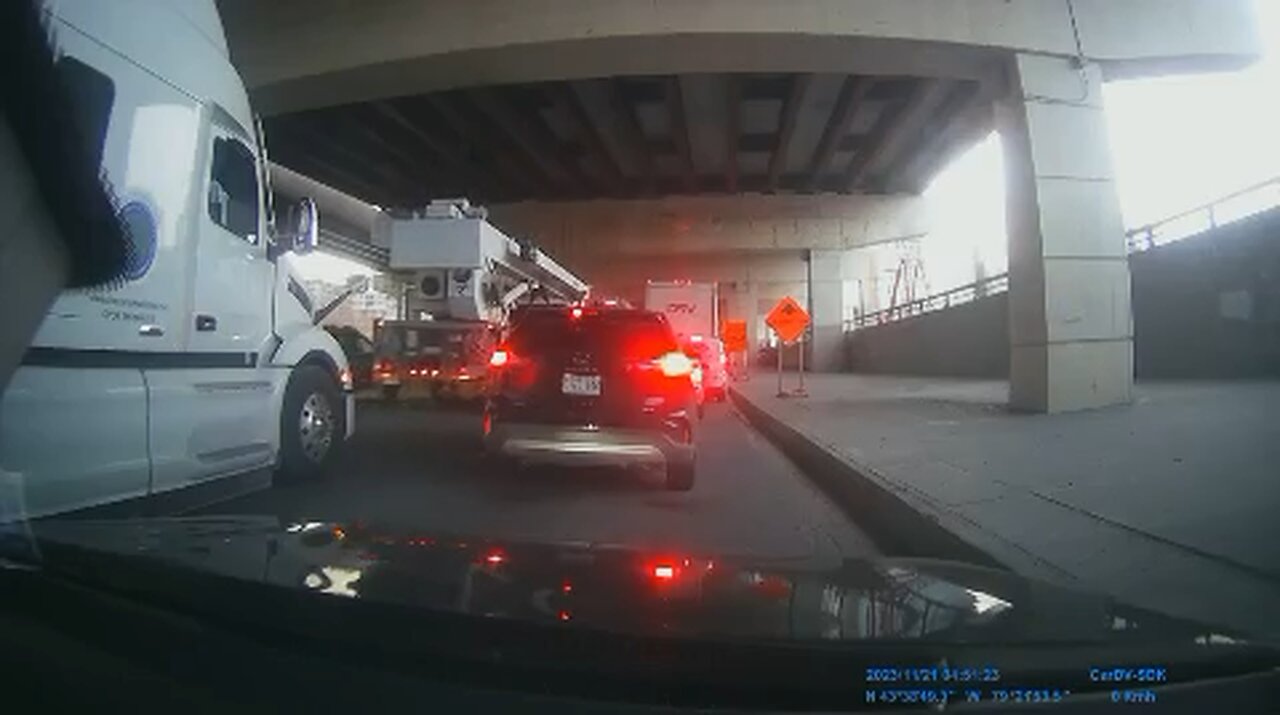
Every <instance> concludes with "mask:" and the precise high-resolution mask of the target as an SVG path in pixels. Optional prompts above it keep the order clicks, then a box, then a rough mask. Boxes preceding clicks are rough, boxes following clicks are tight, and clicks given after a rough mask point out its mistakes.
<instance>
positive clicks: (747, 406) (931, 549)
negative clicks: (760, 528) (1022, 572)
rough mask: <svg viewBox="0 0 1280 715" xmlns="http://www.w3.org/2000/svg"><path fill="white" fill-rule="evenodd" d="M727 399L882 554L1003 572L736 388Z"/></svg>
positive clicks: (993, 559) (987, 556) (985, 554)
mask: <svg viewBox="0 0 1280 715" xmlns="http://www.w3.org/2000/svg"><path fill="white" fill-rule="evenodd" d="M729 396H730V399H732V401H733V404H734V406H735V407H737V409H738V411H739V412H740V413H742V415H743V417H745V418H746V420H747V422H748V423H750V424H751V426H753V427H755V428H756V430H758V431H759V432H760V433H761V434H763V435H764V436H765V437H766V438H767V439H768V440H769V441H770V442H772V443H773V444H774V446H776V447H777V448H778V449H779V450H781V451H782V453H783V454H785V455H786V456H787V457H788V458H789V459H791V461H792V462H794V463H795V464H796V466H797V467H799V468H800V471H801V472H802V473H803V474H804V475H805V476H806V477H807V478H808V479H809V480H810V481H812V482H813V483H814V484H815V485H817V487H818V488H819V489H821V490H822V491H823V493H824V494H826V495H827V497H828V498H830V499H831V500H832V501H833V502H835V504H836V506H837V507H839V508H840V510H841V511H843V512H844V513H845V515H846V516H848V517H849V518H850V519H851V520H853V521H854V523H856V524H857V525H858V526H859V527H860V528H861V529H862V530H863V531H864V532H865V533H866V534H867V536H869V537H870V538H871V539H872V541H874V542H875V543H876V546H877V547H878V548H879V549H880V550H881V551H882V552H884V553H885V554H889V555H892V556H902V557H919V558H937V559H947V560H952V561H967V562H970V563H976V564H980V565H983V566H991V567H994V568H1001V569H1008V568H1009V567H1008V566H1007V565H1006V564H1005V563H1003V562H1002V561H1001V560H999V559H997V558H996V557H994V556H992V555H991V554H990V553H989V552H987V551H985V550H983V549H981V548H979V547H977V546H975V545H973V544H971V543H969V542H968V541H966V540H964V539H963V538H961V537H959V536H957V535H956V534H955V533H953V532H951V531H949V530H947V529H946V528H945V527H943V526H942V525H941V524H939V523H938V521H937V519H936V518H934V517H932V516H931V515H929V514H926V513H923V512H921V511H919V510H918V509H916V508H914V507H913V506H911V505H910V504H908V503H907V502H905V501H903V500H902V498H901V497H899V496H898V495H896V494H894V493H893V492H892V491H889V490H888V489H886V488H884V487H883V486H882V485H881V484H880V483H879V482H878V481H877V480H875V479H872V478H870V477H868V476H867V475H866V474H864V473H863V471H862V470H861V469H860V468H858V467H857V466H855V465H853V464H850V463H849V461H848V460H846V459H845V458H843V457H841V456H840V455H838V454H836V453H834V452H833V451H832V450H831V449H829V448H828V447H826V446H825V445H823V444H822V443H821V442H820V441H819V440H816V439H814V438H813V437H811V436H809V435H807V434H805V433H804V432H802V431H801V430H798V429H796V428H794V427H792V426H791V425H788V424H787V423H785V422H783V421H782V420H780V419H778V418H776V417H774V416H773V415H771V414H769V413H768V412H766V411H765V410H764V409H762V408H760V407H759V406H757V405H755V404H754V403H752V402H751V400H750V399H748V398H746V397H744V396H743V395H742V394H741V393H739V392H738V390H737V389H736V388H733V387H730V389H729Z"/></svg>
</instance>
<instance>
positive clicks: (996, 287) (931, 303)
mask: <svg viewBox="0 0 1280 715" xmlns="http://www.w3.org/2000/svg"><path fill="white" fill-rule="evenodd" d="M1276 206H1280V176H1276V177H1273V178H1271V179H1268V180H1266V181H1263V182H1261V183H1257V184H1254V185H1252V186H1247V187H1245V188H1243V189H1240V190H1239V191H1234V192H1232V193H1230V194H1227V195H1226V196H1223V197H1221V198H1219V199H1216V200H1214V201H1211V202H1209V203H1207V204H1203V205H1201V206H1196V207H1195V208H1192V209H1188V210H1186V211H1182V212H1179V213H1176V214H1174V215H1172V216H1169V217H1167V218H1163V219H1161V220H1159V221H1156V222H1155V223H1149V224H1147V225H1145V226H1139V227H1138V228H1135V229H1130V230H1129V231H1126V232H1125V244H1126V246H1127V248H1128V251H1129V253H1139V252H1141V251H1146V250H1149V249H1152V248H1155V247H1156V246H1162V245H1164V244H1166V243H1172V242H1173V241H1176V240H1178V239H1181V238H1186V237H1188V236H1194V235H1195V234H1197V233H1202V232H1204V231H1209V230H1213V229H1215V228H1217V227H1219V226H1222V225H1224V224H1227V223H1231V222H1232V221H1236V220H1239V219H1242V218H1245V217H1247V216H1252V215H1253V214H1256V213H1260V212H1262V211H1266V210H1267V209H1270V208H1274V207H1276ZM1008 289H1009V274H1008V273H1001V274H999V275H994V276H991V277H989V278H985V279H983V280H980V281H977V282H974V283H969V284H968V285H962V286H960V287H958V288H952V289H951V290H948V291H944V292H942V293H935V294H933V295H930V296H926V297H924V298H920V299H918V300H913V301H911V302H909V303H903V304H902V305H897V306H893V307H891V308H885V309H884V310H878V311H876V312H874V313H866V314H864V315H859V316H855V317H854V318H853V319H852V320H846V321H845V324H844V329H845V332H848V331H850V330H857V329H858V328H865V327H869V326H872V325H884V324H885V323H892V322H895V321H898V320H902V319H903V318H911V317H914V316H917V315H923V314H925V313H931V312H933V311H935V310H944V309H946V308H950V307H952V306H956V305H962V304H964V303H968V302H970V301H972V300H974V299H976V298H981V297H983V296H988V295H997V294H999V293H1003V292H1005V291H1007V290H1008Z"/></svg>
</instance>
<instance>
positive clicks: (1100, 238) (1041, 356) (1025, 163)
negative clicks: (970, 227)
mask: <svg viewBox="0 0 1280 715" xmlns="http://www.w3.org/2000/svg"><path fill="white" fill-rule="evenodd" d="M1010 70H1011V71H1010V72H1009V77H1010V90H1009V96H1008V97H1007V98H1006V99H1004V100H1002V101H1001V102H999V103H998V104H997V109H996V117H997V123H998V124H997V126H998V129H999V131H1000V135H1001V138H1002V140H1003V143H1004V153H1005V161H1004V163H1005V172H1006V180H1007V199H1006V200H1007V204H1006V218H1007V222H1008V232H1009V341H1010V349H1011V354H1010V372H1009V402H1010V405H1011V406H1012V407H1013V408H1015V409H1024V410H1031V411H1036V412H1060V411H1068V410H1077V409H1087V408H1091V407H1100V406H1103V405H1110V404H1116V403H1122V402H1127V401H1128V400H1129V399H1130V393H1131V390H1132V386H1133V329H1132V317H1131V308H1130V291H1129V263H1128V256H1127V253H1126V251H1125V240H1124V224H1123V221H1122V219H1121V215H1120V204H1119V199H1118V197H1117V194H1116V187H1115V180H1114V175H1113V172H1112V166H1111V157H1110V151H1109V149H1108V146H1107V131H1106V124H1105V121H1104V115H1103V108H1102V94H1101V88H1102V87H1101V86H1102V78H1101V73H1100V72H1099V70H1098V67H1097V66H1096V65H1089V66H1086V67H1084V68H1083V69H1077V68H1076V67H1074V66H1073V63H1072V62H1071V61H1070V60H1066V59H1059V58H1052V57H1044V56H1034V55H1016V56H1014V58H1013V59H1012V61H1011V62H1010Z"/></svg>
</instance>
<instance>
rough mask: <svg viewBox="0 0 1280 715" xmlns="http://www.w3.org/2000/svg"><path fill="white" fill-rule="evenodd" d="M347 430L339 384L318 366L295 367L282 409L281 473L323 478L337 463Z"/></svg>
mask: <svg viewBox="0 0 1280 715" xmlns="http://www.w3.org/2000/svg"><path fill="white" fill-rule="evenodd" d="M346 433H347V425H346V413H345V411H344V410H343V406H342V393H341V392H339V391H338V385H337V383H336V382H334V380H333V378H332V377H330V376H329V373H327V372H326V371H325V370H324V369H323V368H320V367H317V366H315V365H303V366H301V367H298V368H297V369H295V370H294V371H293V374H292V375H291V376H290V377H289V384H288V385H287V386H286V387H285V390H284V409H282V410H281V411H280V474H281V476H283V477H284V478H285V479H287V480H310V479H317V478H319V477H320V476H322V475H323V474H324V471H325V469H326V468H328V466H329V465H330V464H332V463H333V460H334V458H335V457H336V456H337V453H338V449H339V447H341V445H342V440H343V438H344V437H345V436H346Z"/></svg>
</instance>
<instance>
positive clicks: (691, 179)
mask: <svg viewBox="0 0 1280 715" xmlns="http://www.w3.org/2000/svg"><path fill="white" fill-rule="evenodd" d="M666 94H667V112H668V113H669V114H670V126H671V139H672V141H673V142H674V143H675V145H676V154H677V155H679V157H680V175H681V177H682V178H683V180H684V189H685V191H688V192H690V193H695V192H697V190H698V176H697V170H696V169H694V166H693V148H692V146H691V145H690V143H689V120H688V117H687V116H686V115H685V111H684V90H682V89H681V88H680V78H679V77H675V76H672V77H668V78H667V81H666Z"/></svg>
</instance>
